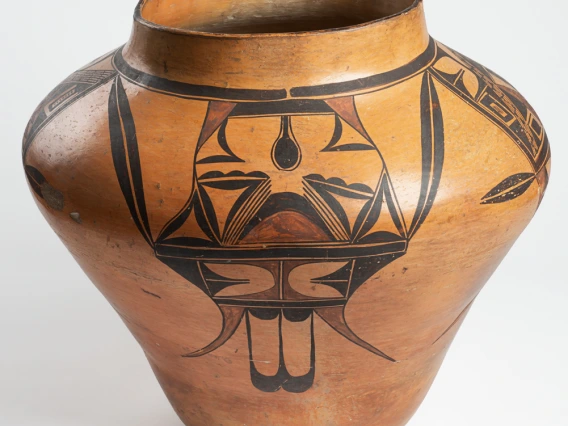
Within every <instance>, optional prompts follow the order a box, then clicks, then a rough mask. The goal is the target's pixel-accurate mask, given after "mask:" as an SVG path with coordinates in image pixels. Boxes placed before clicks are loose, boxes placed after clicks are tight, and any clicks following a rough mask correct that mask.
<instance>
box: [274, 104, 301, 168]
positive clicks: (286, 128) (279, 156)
mask: <svg viewBox="0 0 568 426" xmlns="http://www.w3.org/2000/svg"><path fill="white" fill-rule="evenodd" d="M281 121H282V124H281V129H280V136H278V139H277V140H276V142H274V146H273V147H272V161H273V162H274V165H275V166H276V167H277V168H278V169H280V170H284V171H292V170H295V169H296V168H298V166H299V165H300V162H301V161H302V149H301V148H300V145H299V144H298V142H297V141H296V138H295V137H294V133H293V131H292V124H291V121H290V117H289V116H287V115H283V116H282V118H281Z"/></svg>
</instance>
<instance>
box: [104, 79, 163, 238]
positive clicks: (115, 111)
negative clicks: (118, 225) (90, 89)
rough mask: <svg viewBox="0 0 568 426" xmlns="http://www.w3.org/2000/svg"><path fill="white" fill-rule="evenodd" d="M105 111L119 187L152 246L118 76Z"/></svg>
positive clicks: (129, 117)
mask: <svg viewBox="0 0 568 426" xmlns="http://www.w3.org/2000/svg"><path fill="white" fill-rule="evenodd" d="M108 114H109V116H108V117H109V131H110V142H111V152H112V158H113V163H114V168H115V172H116V176H117V178H118V182H119V185H120V188H121V190H122V193H123V195H124V198H125V200H126V203H127V205H128V208H129V210H130V214H131V215H132V219H133V220H134V223H135V224H136V227H137V228H138V230H139V231H140V233H141V234H142V236H143V237H144V239H145V240H146V242H147V243H148V244H149V245H150V246H151V247H154V241H153V238H152V232H151V229H150V224H149V221H148V213H147V210H146V201H145V198H144V187H143V182H142V167H141V164H140V155H139V152H138V141H137V138H136V126H135V124H134V118H133V116H132V111H131V110H130V105H129V101H128V96H127V95H126V92H125V90H124V87H123V85H122V82H121V80H120V77H116V79H115V80H114V82H113V84H112V88H111V91H110V95H109V101H108ZM129 170H130V172H129Z"/></svg>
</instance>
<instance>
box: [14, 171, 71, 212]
mask: <svg viewBox="0 0 568 426" xmlns="http://www.w3.org/2000/svg"><path fill="white" fill-rule="evenodd" d="M24 169H25V172H26V178H27V179H28V182H29V184H30V187H31V188H32V190H33V191H34V192H35V193H36V195H37V196H38V197H39V198H41V199H42V200H44V201H45V203H46V204H47V206H48V207H50V208H52V209H53V210H56V211H62V210H63V209H64V207H65V197H64V196H63V193H62V192H61V191H59V190H57V189H55V188H54V187H53V186H51V185H50V184H49V183H48V181H47V179H46V178H45V176H44V175H43V174H42V173H41V172H40V171H39V170H38V169H36V168H35V167H32V166H29V165H26V166H25V167H24Z"/></svg>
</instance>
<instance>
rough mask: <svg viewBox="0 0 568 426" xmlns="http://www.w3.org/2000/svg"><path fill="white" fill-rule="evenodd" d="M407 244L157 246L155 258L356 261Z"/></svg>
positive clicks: (403, 248) (398, 249) (400, 250)
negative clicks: (229, 246)
mask: <svg viewBox="0 0 568 426" xmlns="http://www.w3.org/2000/svg"><path fill="white" fill-rule="evenodd" d="M406 248H407V243H406V241H394V242H389V243H382V244H376V245H366V246H360V245H343V246H339V247H272V248H258V249H250V248H245V247H243V248H223V247H220V248H216V247H212V248H209V247H207V248H201V247H183V246H170V245H166V244H157V245H156V256H158V257H174V258H180V259H194V260H203V259H208V260H210V259H220V260H245V259H247V260H248V259H254V260H261V259H266V260H274V259H281V260H292V259H324V260H328V259H347V260H349V259H355V258H359V257H375V256H381V255H384V254H391V253H404V252H406Z"/></svg>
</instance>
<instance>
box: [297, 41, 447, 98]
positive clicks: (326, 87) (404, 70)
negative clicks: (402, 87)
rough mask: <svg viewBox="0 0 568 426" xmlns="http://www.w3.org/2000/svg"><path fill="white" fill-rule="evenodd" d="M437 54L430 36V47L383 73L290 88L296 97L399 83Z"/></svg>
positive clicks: (332, 93)
mask: <svg viewBox="0 0 568 426" xmlns="http://www.w3.org/2000/svg"><path fill="white" fill-rule="evenodd" d="M435 55H436V42H435V41H434V39H433V38H430V43H429V44H428V48H427V49H426V50H425V51H424V52H423V53H422V54H421V55H420V56H418V57H417V58H416V59H414V60H413V61H412V62H410V63H408V64H407V65H404V66H402V67H400V68H397V69H395V70H392V71H388V72H385V73H383V74H377V75H373V76H370V77H365V78H359V79H357V80H351V81H345V82H343V83H330V84H322V85H319V86H305V87H295V88H293V89H292V90H290V94H291V95H292V97H294V98H304V97H317V96H330V95H337V94H340V93H346V92H352V91H357V90H364V89H367V88H370V87H375V86H384V85H387V84H392V83H395V82H397V83H399V82H401V81H403V80H405V79H407V78H410V77H412V76H413V75H415V74H416V73H418V72H419V71H420V70H421V69H423V68H424V67H426V66H427V65H428V64H429V63H431V62H432V61H433V60H434V57H435Z"/></svg>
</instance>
